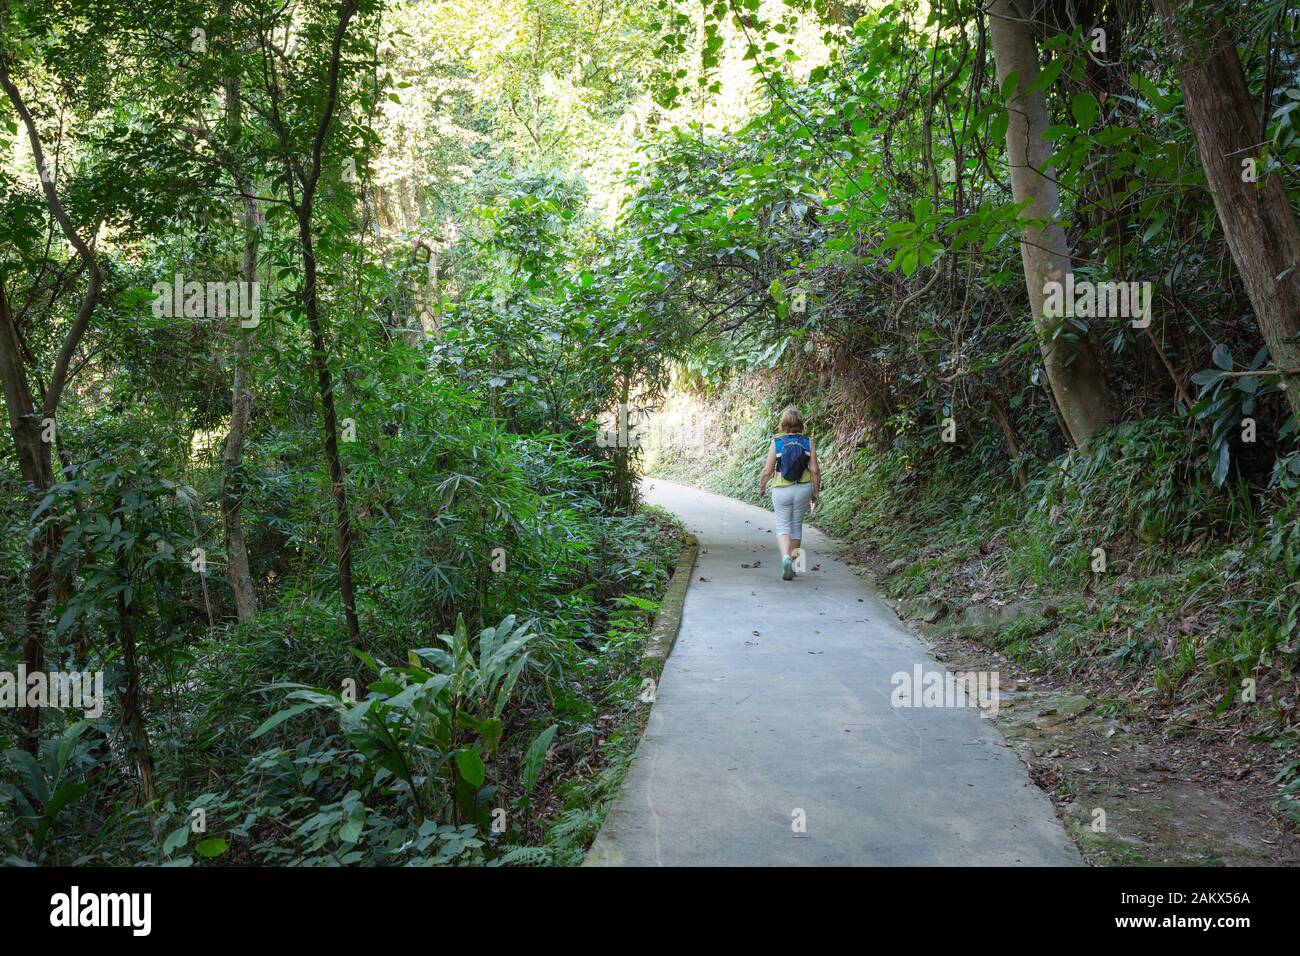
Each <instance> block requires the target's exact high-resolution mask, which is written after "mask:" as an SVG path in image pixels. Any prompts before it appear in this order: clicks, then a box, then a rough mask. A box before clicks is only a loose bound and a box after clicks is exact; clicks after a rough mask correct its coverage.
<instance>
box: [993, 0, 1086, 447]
mask: <svg viewBox="0 0 1300 956" xmlns="http://www.w3.org/2000/svg"><path fill="white" fill-rule="evenodd" d="M1026 7H1027V3H1026V2H1025V0H993V3H992V4H991V5H990V7H989V39H990V41H991V44H992V47H993V57H994V60H995V62H996V65H997V77H998V84H999V86H1000V87H1001V88H1004V89H1005V88H1006V82H1007V79H1008V78H1010V77H1014V78H1015V80H1016V82H1015V86H1014V87H1013V88H1012V89H1011V90H1010V91H1009V93H1008V95H1007V101H1006V105H1007V112H1008V114H1009V118H1008V123H1007V165H1008V166H1009V167H1010V170H1011V194H1012V196H1013V197H1014V199H1015V201H1016V202H1017V203H1028V206H1026V208H1025V211H1024V213H1023V216H1024V217H1025V218H1026V219H1028V220H1031V221H1030V222H1027V223H1025V225H1024V232H1023V235H1022V236H1021V240H1020V256H1021V261H1022V262H1023V264H1024V269H1025V284H1026V285H1027V286H1028V290H1029V303H1030V307H1031V309H1032V310H1033V316H1034V325H1035V327H1036V328H1037V330H1038V339H1039V347H1040V349H1041V351H1042V355H1043V367H1044V368H1045V370H1046V371H1047V380H1048V382H1049V383H1050V385H1051V387H1052V394H1053V395H1054V396H1055V398H1056V405H1057V407H1058V408H1059V409H1060V412H1061V417H1062V419H1063V420H1064V421H1065V426H1066V429H1067V431H1068V432H1069V438H1070V439H1072V440H1073V441H1074V443H1075V444H1076V445H1078V446H1080V447H1082V446H1084V445H1086V444H1087V443H1088V440H1089V439H1090V438H1091V437H1092V436H1093V435H1094V434H1096V433H1097V432H1098V431H1099V430H1101V429H1102V428H1105V427H1106V426H1107V425H1108V424H1109V423H1110V421H1111V414H1112V409H1111V400H1110V395H1109V390H1108V388H1107V386H1106V379H1105V376H1104V375H1103V374H1102V368H1101V362H1100V361H1099V360H1098V358H1097V353H1096V352H1095V351H1094V350H1093V348H1092V345H1091V344H1090V343H1089V342H1088V340H1087V338H1086V336H1084V335H1083V334H1076V333H1075V332H1074V331H1069V330H1066V329H1064V328H1062V326H1061V324H1060V318H1059V317H1056V316H1048V315H1045V314H1044V300H1045V298H1046V294H1047V285H1048V283H1050V282H1060V283H1064V281H1065V276H1066V275H1067V274H1068V273H1070V272H1072V271H1073V269H1074V266H1073V263H1072V261H1071V256H1070V246H1069V243H1068V242H1067V241H1066V237H1065V230H1064V229H1063V228H1061V226H1060V225H1059V224H1058V223H1057V222H1056V217H1057V215H1058V213H1059V212H1060V197H1059V196H1058V193H1057V188H1056V178H1055V177H1056V174H1055V170H1053V169H1052V167H1051V166H1050V165H1049V159H1050V156H1051V144H1050V143H1049V142H1048V141H1047V140H1046V139H1044V138H1043V134H1044V133H1045V132H1046V131H1047V127H1048V125H1049V124H1048V112H1047V95H1046V93H1044V92H1043V91H1042V90H1041V89H1038V88H1037V87H1036V85H1035V80H1037V78H1038V43H1037V41H1036V39H1035V37H1034V27H1035V24H1034V21H1033V20H1032V19H1030V18H1029V17H1028V16H1027V15H1026V14H1027V13H1028V10H1027V9H1026ZM1040 222H1041V223H1044V225H1039V224H1038V223H1040Z"/></svg>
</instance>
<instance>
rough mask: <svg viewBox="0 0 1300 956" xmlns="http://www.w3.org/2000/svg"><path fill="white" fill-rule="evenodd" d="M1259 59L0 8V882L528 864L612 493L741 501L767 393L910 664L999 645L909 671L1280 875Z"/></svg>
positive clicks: (501, 21) (827, 15)
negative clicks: (27, 875)
mask: <svg viewBox="0 0 1300 956" xmlns="http://www.w3.org/2000/svg"><path fill="white" fill-rule="evenodd" d="M1298 25H1300V4H1296V3H1291V2H1287V0H1246V2H1241V0H1226V2H1219V0H1190V2H1186V0H929V2H924V0H893V2H884V0H879V2H862V3H842V2H834V0H784V2H778V0H762V2H760V0H716V2H711V0H704V2H696V0H286V2H263V0H168V2H166V3H163V2H160V0H54V2H47V3H31V2H26V0H0V89H2V90H3V93H4V96H3V98H0V381H2V382H3V388H4V401H5V409H6V422H7V425H8V435H9V438H8V439H7V440H6V441H5V442H4V444H3V447H2V451H0V485H2V486H3V487H2V489H0V527H2V532H0V534H2V536H0V595H3V598H4V600H3V601H0V635H2V636H3V639H2V640H0V671H2V672H4V673H5V674H8V675H10V678H9V680H8V683H7V685H6V684H5V683H4V682H0V704H4V706H3V707H0V755H2V756H0V859H4V860H5V861H6V862H7V863H9V864H46V865H49V864H60V865H84V864H93V865H102V864H115V865H133V864H168V865H188V864H200V863H203V864H215V865H240V864H261V865H349V864H381V865H430V864H435V865H441V864H457V865H474V864H489V863H490V864H516V865H539V864H559V865H571V864H575V863H578V862H580V861H581V860H582V858H583V855H584V853H585V852H586V849H587V847H588V846H589V845H590V843H591V841H592V839H593V838H594V837H595V835H596V832H597V830H598V829H599V828H600V826H601V822H602V819H603V817H604V814H605V812H606V809H607V807H608V804H609V801H610V799H611V797H612V795H613V794H614V793H615V792H616V790H617V788H618V785H619V781H620V778H621V775H622V773H623V772H624V770H625V769H626V767H627V766H628V764H629V762H630V761H631V759H632V756H633V753H634V751H635V748H636V742H637V737H638V734H639V732H640V728H641V726H642V724H643V723H644V721H645V719H646V712H647V710H648V705H649V703H650V701H651V700H652V698H653V694H647V693H646V690H645V688H646V684H645V675H644V674H643V669H642V666H643V665H642V662H641V653H642V647H643V645H644V643H645V641H646V638H647V634H648V633H649V630H650V628H651V626H652V623H653V621H654V619H655V615H656V612H657V610H658V609H659V602H660V601H661V598H662V596H663V593H664V589H665V587H666V586H667V583H668V581H669V579H670V577H671V575H672V572H673V566H674V561H675V560H676V558H677V555H678V553H679V551H680V550H681V545H682V541H683V533H682V528H681V525H680V523H679V522H678V521H677V520H676V519H675V518H674V517H673V516H672V515H671V514H669V513H667V512H664V511H662V510H659V509H655V508H651V507H647V506H645V505H644V504H643V502H642V501H641V500H640V494H639V491H638V488H639V484H638V481H639V478H640V476H641V475H642V474H647V473H654V474H659V475H663V476H665V477H667V478H670V479H672V480H674V481H682V482H690V483H694V484H697V485H699V486H702V487H705V488H709V489H712V490H715V491H721V492H725V493H727V494H729V495H732V496H735V497H740V498H750V499H754V500H757V492H758V487H757V485H758V472H759V469H760V467H761V465H762V462H763V460H764V456H765V455H766V453H767V442H768V439H769V438H770V436H771V433H772V431H773V427H774V416H775V415H776V414H777V413H779V411H780V409H781V408H782V407H783V406H785V405H787V404H789V403H791V402H795V403H798V404H799V405H800V406H801V407H802V408H803V409H804V410H805V414H806V415H807V418H808V421H809V423H810V427H811V430H812V432H813V434H814V435H816V437H817V441H818V443H819V454H820V455H821V457H822V459H823V468H824V469H825V470H826V484H825V495H824V497H825V500H824V503H823V505H824V506H823V507H822V508H821V509H820V510H819V511H818V512H817V515H816V517H815V519H814V520H815V521H816V522H817V523H818V524H819V526H821V527H823V528H825V529H826V530H828V531H830V532H832V533H834V534H835V535H837V536H839V537H840V538H841V539H843V540H844V541H845V542H847V543H848V544H849V546H850V547H851V548H853V549H854V550H855V551H856V553H857V554H858V555H859V556H860V558H861V560H862V562H863V564H865V565H867V566H869V567H870V568H873V569H874V570H875V573H876V574H877V576H878V578H879V580H880V583H881V586H882V587H884V588H885V589H887V591H888V592H889V593H890V594H891V595H893V596H896V597H898V598H901V599H904V600H905V601H911V602H913V607H915V606H916V603H917V602H918V601H920V600H922V599H924V601H925V602H926V603H927V606H926V607H925V608H924V609H923V610H922V611H921V612H920V613H918V614H917V615H916V616H917V617H923V618H924V619H925V620H926V622H927V623H930V624H941V623H942V622H943V621H944V620H950V621H960V620H961V618H960V616H959V615H958V614H957V613H956V612H957V611H958V610H960V609H962V608H964V607H968V606H974V605H979V604H981V603H982V602H983V603H987V602H988V601H989V600H990V599H993V600H995V601H996V602H998V606H1004V605H1006V604H1010V603H1014V602H1019V603H1022V604H1023V603H1025V602H1027V601H1037V602H1038V603H1037V604H1036V605H1035V607H1036V609H1037V610H1036V612H1035V613H1033V614H1031V615H1028V616H1021V617H1017V618H1016V619H1015V620H1009V619H1008V620H1000V621H999V623H998V625H997V626H996V627H994V628H992V629H991V630H988V631H987V632H984V631H981V632H980V633H977V634H976V633H965V634H962V635H959V636H963V637H964V638H965V639H970V638H972V637H974V638H975V639H976V640H977V641H979V642H981V643H983V644H985V645H988V646H991V647H993V648H995V649H996V650H997V651H998V652H999V653H1000V654H1002V655H1004V656H1005V657H1006V658H1008V659H1013V660H1015V661H1018V662H1020V663H1022V664H1023V665H1024V666H1026V667H1029V668H1032V669H1033V670H1034V671H1035V672H1037V673H1040V674H1042V675H1045V676H1049V677H1050V678H1051V679H1052V680H1054V681H1057V682H1062V683H1070V682H1073V684H1074V685H1078V686H1087V687H1088V688H1089V691H1090V693H1092V694H1093V696H1094V697H1095V698H1096V699H1097V700H1099V701H1101V706H1102V707H1103V708H1105V709H1107V710H1108V711H1109V712H1111V713H1115V714H1120V715H1123V716H1124V717H1125V718H1126V719H1128V720H1130V721H1131V722H1133V724H1134V725H1137V724H1144V725H1145V726H1148V727H1149V728H1150V732H1151V733H1153V734H1156V735H1157V736H1159V735H1164V737H1163V739H1166V740H1172V741H1183V740H1202V741H1203V742H1202V744H1201V745H1200V746H1201V749H1195V750H1194V753H1195V756H1196V759H1197V760H1198V761H1199V760H1202V759H1204V760H1206V761H1207V765H1213V768H1215V770H1221V771H1222V773H1223V774H1224V775H1228V774H1233V775H1234V776H1233V779H1234V780H1239V779H1243V778H1244V777H1245V776H1246V775H1247V774H1249V775H1250V776H1249V784H1250V786H1251V787H1252V788H1253V790H1252V793H1255V794H1256V795H1262V796H1261V797H1260V799H1262V800H1264V801H1265V802H1266V803H1267V812H1268V813H1269V814H1271V815H1273V816H1274V817H1275V818H1276V819H1277V820H1279V821H1283V825H1284V826H1291V827H1294V825H1295V821H1300V750H1297V749H1296V745H1297V743H1298V742H1300V732H1298V731H1297V724H1296V711H1295V705H1296V698H1297V674H1296V667H1297V664H1298V663H1300V635H1298V634H1297V631H1296V624H1297V616H1298V615H1300V595H1298V594H1297V587H1300V444H1298V443H1297V418H1296V414H1297V412H1300V384H1297V376H1300V338H1298V335H1300V271H1298V270H1297V266H1300V219H1298V218H1297V212H1296V202H1297V200H1300V172H1298V166H1297V163H1298V162H1300V116H1297V115H1296V113H1297V112H1298V111H1300V37H1298V35H1297V26H1298ZM945 615H947V617H946V618H945ZM755 634H757V631H755ZM15 675H18V679H15ZM44 675H49V676H48V679H46V677H45V676H44ZM67 675H97V678H98V679H100V680H102V686H99V687H98V692H97V697H96V701H95V702H96V703H97V706H88V707H83V706H80V703H78V704H76V705H71V704H69V702H68V701H67V700H65V699H63V698H62V697H61V696H60V694H59V693H58V691H59V689H60V688H59V686H58V685H60V683H61V682H62V683H63V684H66V683H67ZM38 678H39V679H38ZM87 679H88V680H89V677H87ZM6 688H7V689H6ZM62 689H64V690H66V689H67V688H66V687H63V688H62ZM6 693H7V694H8V695H9V696H8V698H6V697H5V696H4V695H5V694H6ZM24 695H25V697H26V700H27V701H28V702H29V703H27V704H26V705H23V704H21V703H19V702H18V701H19V700H21V699H23V697H24ZM37 697H39V698H40V699H39V700H37V699H36V698H37ZM1205 748H1211V749H1208V750H1207V749H1205ZM1233 748H1235V749H1233ZM1243 768H1246V769H1244V770H1243ZM1215 770H1212V771H1210V772H1215ZM1036 782H1039V783H1040V785H1041V786H1045V787H1046V788H1048V789H1051V788H1052V787H1056V788H1057V789H1060V788H1061V787H1063V786H1066V784H1062V783H1060V782H1059V781H1056V780H1048V781H1047V783H1043V781H1042V780H1038V779H1037V778H1036ZM1118 862H1123V861H1122V860H1120V861H1118Z"/></svg>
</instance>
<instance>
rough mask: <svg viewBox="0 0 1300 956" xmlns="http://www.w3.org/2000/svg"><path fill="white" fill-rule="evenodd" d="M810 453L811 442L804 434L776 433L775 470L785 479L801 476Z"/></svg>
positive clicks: (806, 465)
mask: <svg viewBox="0 0 1300 956" xmlns="http://www.w3.org/2000/svg"><path fill="white" fill-rule="evenodd" d="M811 455H812V443H811V442H810V441H809V440H808V438H807V436H805V435H778V436H777V438H776V459H777V470H778V471H779V472H781V477H782V478H784V479H785V480H786V481H796V482H797V481H798V480H799V479H800V478H802V477H803V473H804V469H805V468H807V467H808V460H809V457H810V456H811Z"/></svg>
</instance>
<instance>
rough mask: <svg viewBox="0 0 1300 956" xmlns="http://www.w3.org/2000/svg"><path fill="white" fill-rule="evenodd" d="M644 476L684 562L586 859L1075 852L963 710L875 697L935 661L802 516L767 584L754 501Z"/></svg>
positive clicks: (769, 563) (690, 861) (934, 858)
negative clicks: (629, 756)
mask: <svg viewBox="0 0 1300 956" xmlns="http://www.w3.org/2000/svg"><path fill="white" fill-rule="evenodd" d="M645 491H646V498H647V500H649V501H650V502H652V503H654V504H657V505H661V506H663V507H664V508H667V509H668V510H670V511H672V512H674V513H676V514H677V515H678V516H679V517H680V518H681V519H682V521H683V522H684V523H685V524H686V526H687V527H688V528H689V529H690V530H691V531H693V532H694V533H695V534H696V535H697V536H698V537H699V539H700V557H699V560H698V561H697V563H696V566H695V571H694V573H693V575H692V579H691V585H690V589H689V590H688V591H687V596H686V605H685V610H684V613H683V616H682V627H681V631H680V632H679V634H678V637H677V645H676V647H675V648H674V650H673V652H672V655H671V656H670V657H669V658H668V663H667V665H666V667H665V668H664V673H663V676H662V678H661V679H660V682H659V687H658V692H657V699H656V702H655V704H654V707H653V709H652V711H651V714H650V719H649V723H648V725H647V727H646V731H645V735H644V737H643V738H642V740H641V744H640V746H639V748H638V750H637V753H636V757H635V759H634V761H633V764H632V767H631V769H630V770H629V771H628V774H627V776H626V778H625V779H624V782H623V787H622V791H621V793H620V794H619V797H618V800H617V802H616V804H615V806H614V807H613V809H612V810H611V811H610V813H609V815H608V817H607V818H606V820H605V825H604V826H603V827H602V829H601V831H600V834H599V835H598V836H597V838H596V842H595V844H594V845H593V846H592V849H591V852H590V854H589V855H588V857H587V865H596V866H601V865H608V866H620V865H626V866H700V865H712V866H717V865H723V866H729V865H734V866H835V865H899V866H935V865H937V866H959V865H1077V864H1079V863H1080V862H1081V860H1080V857H1079V854H1078V853H1077V851H1076V850H1075V849H1074V847H1073V845H1072V844H1071V843H1070V841H1069V840H1068V839H1067V837H1066V836H1065V833H1064V831H1063V830H1062V828H1061V826H1060V823H1059V822H1058V821H1057V819H1056V817H1055V815H1054V813H1053V811H1052V806H1051V804H1050V802H1049V801H1048V799H1047V797H1046V796H1045V795H1044V794H1043V793H1042V792H1041V791H1039V789H1038V788H1037V787H1035V786H1034V785H1033V784H1032V783H1031V782H1030V781H1029V778H1028V776H1027V774H1026V772H1025V768H1024V766H1023V765H1022V764H1021V763H1020V762H1019V760H1017V758H1016V757H1015V755H1014V754H1013V753H1012V752H1011V750H1010V748H1009V747H1008V746H1007V744H1006V743H1005V741H1004V740H1003V739H1002V736H1001V734H999V732H998V731H997V729H996V728H995V727H994V726H992V725H991V723H990V722H989V721H988V720H987V719H985V718H983V717H981V716H980V714H979V711H978V709H977V708H975V707H973V706H963V707H894V706H893V705H892V704H891V695H892V694H893V692H894V686H895V685H894V684H893V683H892V682H891V678H892V677H893V675H894V674H895V673H897V672H904V673H906V674H908V675H911V674H912V673H913V666H914V665H917V664H919V665H921V667H922V670H923V671H926V672H928V671H942V670H943V668H942V666H941V665H939V664H937V663H935V662H934V661H933V659H931V658H930V657H929V656H928V655H927V654H926V653H925V651H924V650H923V648H922V647H921V645H920V643H919V642H918V641H917V640H916V638H914V637H913V636H912V635H910V634H909V633H907V631H906V630H904V628H903V627H902V626H901V625H900V624H899V623H898V619H897V618H896V617H895V615H894V614H893V612H892V611H891V610H890V609H889V608H888V607H887V606H886V605H885V604H884V603H883V602H882V601H881V600H880V599H879V598H878V597H877V596H876V595H875V594H874V593H873V592H872V591H871V589H870V588H869V587H868V586H867V585H866V584H865V583H864V582H863V581H862V580H861V579H860V578H858V577H856V576H855V575H854V574H853V573H852V572H851V571H850V570H849V569H848V567H846V566H845V565H844V564H842V563H840V562H839V561H836V560H834V558H833V557H832V556H831V552H830V550H829V547H828V546H829V545H831V543H832V542H831V541H830V540H829V539H827V538H826V537H825V536H823V535H821V534H819V533H817V532H814V531H811V530H806V535H807V539H806V541H805V548H806V549H807V551H808V552H809V554H808V559H807V571H806V572H805V573H804V574H802V575H800V576H799V577H798V578H796V579H795V580H794V581H791V582H785V581H782V580H781V576H780V555H779V553H778V552H777V550H776V535H775V533H773V531H772V529H773V522H772V514H771V512H770V511H765V510H761V509H758V508H755V507H752V506H750V505H746V504H742V503H740V502H737V501H734V500H732V499H730V498H723V497H720V496H718V495H711V494H707V493H705V492H702V491H697V490H695V489H693V488H687V487H685V486H682V485H675V484H672V483H670V482H666V481H662V480H659V479H650V480H647V481H646V482H645ZM755 560H759V561H761V562H762V564H761V566H760V567H758V568H753V567H751V568H749V569H745V568H742V567H741V565H742V564H750V565H752V564H753V562H754V561H755ZM963 700H964V698H963ZM801 821H803V822H804V824H805V826H804V828H803V830H802V832H799V824H800V822H801Z"/></svg>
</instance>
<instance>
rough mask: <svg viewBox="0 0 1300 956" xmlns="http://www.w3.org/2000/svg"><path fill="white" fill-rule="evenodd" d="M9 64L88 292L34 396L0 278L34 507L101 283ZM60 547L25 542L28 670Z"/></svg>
mask: <svg viewBox="0 0 1300 956" xmlns="http://www.w3.org/2000/svg"><path fill="white" fill-rule="evenodd" d="M10 63H11V58H10V53H9V51H7V50H4V49H0V88H3V89H4V92H5V95H6V96H7V97H8V98H9V103H10V104H11V105H12V106H13V109H14V111H15V112H16V113H17V114H18V117H19V119H20V120H21V122H22V125H23V128H24V129H25V131H26V133H27V140H28V143H29V145H30V147H31V151H32V157H33V159H34V160H35V163H36V172H37V177H38V178H39V179H40V183H41V191H42V193H43V194H44V197H45V203H46V205H47V206H48V207H49V212H50V215H51V217H52V218H53V219H54V221H55V222H56V223H57V224H58V228H59V230H60V231H61V232H62V234H63V237H64V238H65V239H66V240H67V242H68V244H69V245H70V246H71V247H72V248H73V250H74V251H75V253H76V256H77V258H78V259H79V260H80V263H81V266H82V267H83V268H84V269H85V271H86V288H85V291H84V292H83V293H82V297H81V303H80V305H79V306H78V308H77V312H76V315H75V316H74V317H73V320H72V323H71V324H70V325H69V326H68V328H67V330H66V331H65V332H64V334H63V338H62V342H61V344H60V346H59V350H58V354H57V355H56V357H55V359H54V365H53V368H52V369H51V370H50V373H49V379H48V381H47V382H46V384H45V387H44V390H43V394H41V395H39V396H38V395H37V394H35V393H34V392H33V390H32V387H31V382H30V380H29V378H28V373H27V368H26V361H25V358H24V349H23V343H22V336H21V333H20V331H19V328H20V324H21V320H22V315H21V314H15V312H14V311H13V309H12V308H11V307H10V304H9V300H8V297H7V295H6V294H5V291H4V289H3V286H4V279H3V277H0V379H2V380H3V384H4V397H5V409H6V411H7V412H8V415H9V427H10V431H11V433H12V435H13V440H14V448H15V450H16V452H17V455H18V462H19V468H20V471H21V474H22V476H23V480H24V481H25V482H26V483H27V485H28V486H29V487H30V488H31V490H32V492H33V499H32V503H33V506H35V505H36V504H37V503H39V502H40V500H41V499H42V498H43V497H44V496H45V494H46V492H48V491H49V489H50V487H51V486H52V485H53V484H54V464H53V446H54V442H53V441H52V440H51V437H52V433H51V431H50V429H51V427H52V426H53V424H54V422H55V421H56V418H57V415H58V411H59V404H60V402H61V401H62V399H63V393H64V390H65V389H66V387H67V384H68V380H69V378H70V377H71V374H72V371H73V369H72V361H73V358H74V357H75V356H76V354H77V348H78V346H79V345H80V344H81V340H82V338H83V337H84V336H85V334H86V330H87V329H89V328H90V322H91V318H92V316H93V315H94V312H95V305H96V303H97V302H98V301H99V293H100V290H101V288H102V287H103V282H104V277H103V273H102V272H101V271H100V268H99V262H98V259H97V258H96V256H95V252H94V249H93V248H92V246H91V242H90V240H88V239H87V238H85V237H84V236H83V235H82V234H81V233H80V232H78V231H77V228H76V226H74V225H73V223H72V220H71V218H69V216H68V213H67V211H66V210H65V209H64V207H63V203H62V201H61V200H60V199H59V195H58V192H57V190H56V189H55V183H54V176H53V173H52V171H51V169H50V167H49V166H48V165H47V163H46V157H45V148H44V145H43V143H42V141H41V136H40V133H39V131H38V130H37V128H36V121H35V120H34V119H33V118H32V114H31V111H30V110H29V109H28V107H27V102H26V100H25V99H24V97H23V94H22V91H21V90H20V89H19V88H18V86H17V84H15V83H14V81H13V78H12V77H11V75H10V72H9V68H10ZM61 541H62V529H61V527H60V526H59V524H58V522H56V521H53V520H46V521H38V523H37V526H36V528H34V529H33V534H32V540H31V567H30V571H29V573H28V579H27V606H26V611H25V615H24V621H25V627H26V631H27V633H26V637H25V640H24V644H23V663H24V664H25V665H26V667H27V670H28V672H36V671H41V670H43V669H44V667H45V638H46V614H47V613H48V607H49V603H50V599H51V597H53V598H54V600H55V602H56V603H59V602H62V601H64V600H66V599H67V597H68V596H69V588H70V586H69V582H68V581H67V580H65V579H63V578H61V577H60V576H59V575H56V573H55V567H54V558H55V555H56V554H57V553H58V551H59V546H60V543H61ZM39 721H40V708H36V707H28V708H24V709H23V722H24V730H25V732H26V733H25V737H24V741H23V744H24V746H25V747H26V748H27V749H28V750H31V751H33V752H34V751H35V749H36V744H37V739H36V732H37V728H38V725H39Z"/></svg>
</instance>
